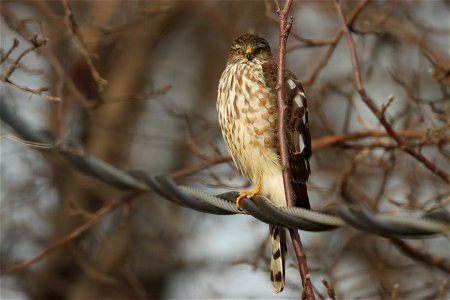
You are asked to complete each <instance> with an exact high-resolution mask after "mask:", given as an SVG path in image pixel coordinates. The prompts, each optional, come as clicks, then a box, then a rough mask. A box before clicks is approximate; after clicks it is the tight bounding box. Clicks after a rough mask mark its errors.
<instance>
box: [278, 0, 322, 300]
mask: <svg viewBox="0 0 450 300" xmlns="http://www.w3.org/2000/svg"><path fill="white" fill-rule="evenodd" d="M274 2H275V6H276V9H277V14H278V17H279V20H280V24H279V26H280V27H279V30H280V40H279V48H278V69H277V85H276V91H277V97H278V113H279V120H278V140H279V143H280V155H281V166H282V171H283V183H284V193H285V196H286V202H287V206H294V198H293V195H294V191H293V188H292V185H291V170H290V168H289V155H288V153H289V152H288V151H289V149H288V145H287V140H286V127H285V124H286V121H285V120H286V109H287V107H286V104H285V103H286V101H285V95H284V88H283V87H284V74H285V60H286V58H285V56H286V44H287V39H288V36H289V33H290V31H291V27H292V22H293V19H292V18H289V10H290V8H291V6H292V0H286V1H285V2H284V7H283V9H281V7H280V3H279V1H278V0H274ZM289 233H290V235H291V239H292V243H293V245H294V250H295V255H296V257H297V262H298V267H299V272H300V277H301V279H302V284H303V292H304V293H305V296H306V298H307V299H308V300H313V299H315V296H314V290H313V288H312V284H311V280H310V278H309V277H310V275H309V271H308V264H307V261H306V255H305V251H304V249H303V245H302V242H301V240H300V235H299V234H298V231H297V230H294V229H289Z"/></svg>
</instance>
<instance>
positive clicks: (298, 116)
mask: <svg viewBox="0 0 450 300" xmlns="http://www.w3.org/2000/svg"><path fill="white" fill-rule="evenodd" d="M276 71H277V66H276V65H275V64H273V63H266V64H264V65H263V72H264V77H265V79H266V84H267V85H268V86H270V87H271V88H273V91H274V94H275V95H276ZM284 80H285V81H284V82H285V98H286V99H285V100H286V105H287V119H286V129H287V133H286V134H287V141H288V148H289V166H290V168H291V175H292V178H291V182H292V188H293V189H294V193H295V196H296V206H299V207H303V208H307V209H309V208H310V205H309V199H308V191H307V189H306V182H307V180H308V178H309V175H310V173H311V170H310V166H309V158H310V157H311V135H310V133H309V125H308V108H307V103H306V96H305V92H304V90H303V87H302V85H301V83H300V81H299V80H298V79H297V78H296V77H295V76H294V75H293V74H292V73H291V72H289V71H287V72H286V73H285V78H284Z"/></svg>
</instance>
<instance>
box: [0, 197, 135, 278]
mask: <svg viewBox="0 0 450 300" xmlns="http://www.w3.org/2000/svg"><path fill="white" fill-rule="evenodd" d="M138 193H139V192H133V193H131V194H129V195H127V196H125V197H124V198H123V199H121V200H119V201H117V202H113V203H111V204H108V205H105V206H103V207H102V208H100V209H99V210H98V211H97V212H96V213H95V214H94V215H93V216H92V217H91V218H89V220H88V221H87V222H86V223H84V224H83V225H81V226H80V227H78V228H76V229H75V230H74V231H72V232H71V233H69V234H68V235H66V236H65V237H63V238H62V239H60V240H58V241H56V242H54V243H52V244H51V245H50V246H48V247H47V248H45V249H44V250H42V251H41V252H40V253H39V254H38V255H36V256H34V257H33V258H30V259H28V260H25V261H23V262H21V263H18V264H15V265H14V266H11V267H8V268H2V269H1V270H0V274H1V275H4V274H7V273H11V272H14V271H17V270H21V269H23V268H26V267H28V266H30V265H32V264H34V263H36V262H38V261H40V260H41V259H43V258H45V257H46V256H48V255H49V254H50V253H51V252H53V251H55V250H57V249H59V248H60V247H62V246H64V245H65V244H67V243H70V242H71V241H73V240H75V239H77V238H78V237H79V236H80V235H82V234H83V233H84V232H86V231H87V230H88V229H89V228H91V227H92V226H94V225H95V224H96V223H97V222H98V221H100V220H101V219H102V218H103V217H104V216H105V215H107V214H109V213H110V212H112V211H114V210H115V209H116V208H117V207H119V206H121V205H122V204H124V203H126V202H128V201H130V200H132V199H133V198H134V197H135V196H136V195H137V194H138Z"/></svg>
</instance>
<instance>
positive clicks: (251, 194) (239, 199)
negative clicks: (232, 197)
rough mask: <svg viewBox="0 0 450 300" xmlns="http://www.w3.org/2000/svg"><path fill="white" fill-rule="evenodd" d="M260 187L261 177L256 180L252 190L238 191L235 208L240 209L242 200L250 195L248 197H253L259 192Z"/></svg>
mask: <svg viewBox="0 0 450 300" xmlns="http://www.w3.org/2000/svg"><path fill="white" fill-rule="evenodd" d="M260 189H261V179H260V180H258V183H256V186H255V188H254V189H253V190H251V191H248V192H240V193H239V196H237V198H236V208H237V209H239V210H242V208H241V203H242V201H243V200H244V199H245V198H247V197H250V198H253V197H255V196H256V195H258V194H259V190H260Z"/></svg>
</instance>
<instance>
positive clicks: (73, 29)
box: [62, 0, 108, 92]
mask: <svg viewBox="0 0 450 300" xmlns="http://www.w3.org/2000/svg"><path fill="white" fill-rule="evenodd" d="M62 4H63V7H64V12H65V14H66V24H67V27H68V28H69V31H70V33H71V35H72V37H73V41H74V43H75V46H76V47H77V48H78V50H79V51H80V52H81V54H82V55H83V56H84V58H85V59H86V63H87V64H88V66H89V70H90V71H91V75H92V78H94V80H95V82H96V83H97V86H98V90H99V92H102V91H103V89H104V87H105V86H106V85H107V84H108V81H107V80H106V79H104V78H103V77H101V76H100V73H99V72H98V71H97V69H96V68H95V66H94V63H93V62H92V59H91V56H92V55H91V54H90V53H89V52H88V50H87V48H86V45H85V44H84V41H83V37H82V36H81V32H80V30H79V27H78V24H77V23H76V22H75V18H74V16H73V12H72V9H71V8H70V5H69V2H68V0H62Z"/></svg>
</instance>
